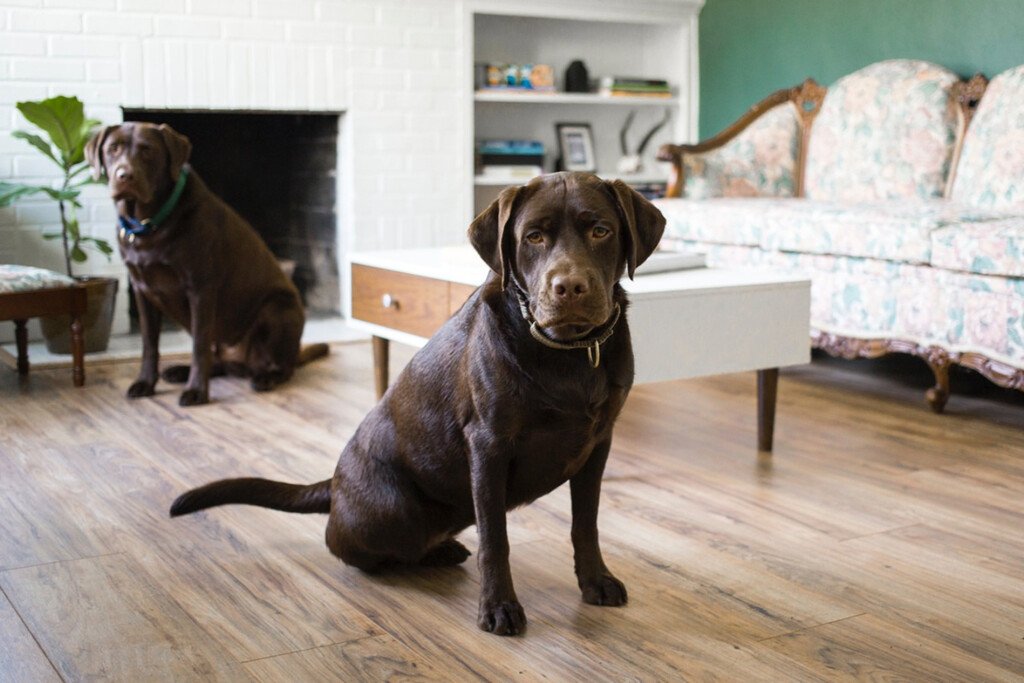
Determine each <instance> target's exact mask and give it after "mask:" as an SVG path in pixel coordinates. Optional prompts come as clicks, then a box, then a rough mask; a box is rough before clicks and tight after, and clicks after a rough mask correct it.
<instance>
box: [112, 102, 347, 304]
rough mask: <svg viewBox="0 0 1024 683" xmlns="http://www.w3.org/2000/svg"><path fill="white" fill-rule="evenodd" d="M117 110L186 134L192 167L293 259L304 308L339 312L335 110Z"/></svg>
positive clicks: (133, 118)
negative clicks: (321, 111)
mask: <svg viewBox="0 0 1024 683" xmlns="http://www.w3.org/2000/svg"><path fill="white" fill-rule="evenodd" d="M123 111H124V120H125V121H147V122H150V123H166V124H167V125H169V126H170V127H172V128H174V129H175V130H176V131H178V132H179V133H182V134H183V135H185V136H187V137H188V138H189V140H190V141H191V142H192V157H191V159H190V160H189V163H190V164H191V165H192V168H193V169H194V170H195V171H196V173H198V174H199V175H200V176H201V177H202V179H203V181H204V182H205V183H206V184H207V185H208V186H209V187H210V189H211V190H212V191H213V192H215V193H216V194H217V195H218V196H219V197H220V198H221V199H223V200H224V201H225V202H227V203H228V204H230V205H231V207H232V208H233V209H235V211H237V212H238V213H239V214H240V215H241V216H242V217H243V218H245V219H246V220H247V221H249V223H250V224H252V226H253V228H255V229H256V232H258V233H259V234H260V235H261V236H262V237H263V240H264V241H265V242H266V243H267V246H269V247H270V250H271V251H272V252H273V253H274V255H275V256H277V257H278V258H279V259H281V260H283V261H285V260H286V261H293V262H294V263H295V272H294V275H293V278H292V279H293V280H294V282H295V284H296V286H297V287H298V289H299V292H300V293H301V294H302V301H303V304H304V305H305V307H306V310H307V312H308V313H309V314H311V315H312V316H317V315H320V316H323V315H331V314H337V313H339V312H340V310H341V290H340V279H339V275H338V246H337V214H336V207H335V204H336V185H337V169H338V158H337V156H338V153H337V148H338V121H339V116H340V115H339V114H338V113H333V114H332V113H315V114H314V113H290V112H272V113H263V112H233V111H232V112H222V111H207V110H204V111H182V110H169V109H145V110H143V109H127V108H126V109H124V110H123ZM131 304H132V307H133V308H134V301H131ZM133 315H134V311H133ZM133 319H134V318H133Z"/></svg>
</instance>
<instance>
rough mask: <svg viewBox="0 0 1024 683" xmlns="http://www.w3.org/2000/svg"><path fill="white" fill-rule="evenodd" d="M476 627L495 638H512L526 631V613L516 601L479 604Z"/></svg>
mask: <svg viewBox="0 0 1024 683" xmlns="http://www.w3.org/2000/svg"><path fill="white" fill-rule="evenodd" d="M476 623H477V626H479V627H480V628H481V629H483V630H484V631H490V632H491V633H493V634H494V635H496V636H514V635H517V634H519V633H522V632H523V631H524V630H526V612H524V611H523V606H522V605H520V604H519V602H518V601H516V600H508V601H504V602H493V603H492V602H483V601H482V602H481V603H480V616H479V617H477V620H476Z"/></svg>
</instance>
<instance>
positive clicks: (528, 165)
mask: <svg viewBox="0 0 1024 683" xmlns="http://www.w3.org/2000/svg"><path fill="white" fill-rule="evenodd" d="M478 154H479V159H480V163H479V167H480V173H481V174H482V175H485V176H495V177H499V176H500V177H506V176H507V177H513V178H524V179H528V178H532V177H534V176H538V175H540V174H541V173H543V172H544V143H542V142H538V141H536V140H482V141H481V142H480V146H479V150H478Z"/></svg>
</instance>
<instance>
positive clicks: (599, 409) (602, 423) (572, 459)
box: [509, 397, 617, 502]
mask: <svg viewBox="0 0 1024 683" xmlns="http://www.w3.org/2000/svg"><path fill="white" fill-rule="evenodd" d="M573 408H575V409H573ZM616 414H617V409H615V408H614V407H613V406H612V405H611V400H609V399H608V398H607V397H606V398H605V400H604V401H602V402H599V403H595V404H590V403H586V402H581V403H580V404H579V405H577V406H575V407H570V406H564V405H563V406H559V407H555V408H547V409H537V410H533V411H530V414H529V416H528V419H527V420H525V421H524V429H523V432H522V434H521V435H520V438H519V439H517V440H516V452H515V455H514V457H513V459H512V468H511V471H510V480H509V484H510V494H511V495H510V497H511V498H514V499H518V500H519V501H521V502H525V501H529V500H533V499H535V498H538V497H540V496H542V495H544V494H546V493H548V492H550V491H552V490H554V489H555V488H557V487H558V486H560V485H561V484H563V483H564V482H565V481H567V480H568V479H571V478H572V477H573V476H575V475H576V474H577V473H578V472H579V471H580V469H582V468H583V466H584V465H585V464H586V462H587V460H589V458H590V456H591V454H592V453H593V452H594V448H595V447H597V446H598V444H600V443H602V442H603V441H605V440H606V439H608V438H610V437H611V428H612V424H613V422H614V419H615V415H616Z"/></svg>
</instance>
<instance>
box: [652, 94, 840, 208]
mask: <svg viewBox="0 0 1024 683" xmlns="http://www.w3.org/2000/svg"><path fill="white" fill-rule="evenodd" d="M824 96H825V89H824V88H823V87H821V86H819V85H818V84H817V83H815V82H814V80H813V79H807V80H806V81H805V82H804V83H803V84H801V85H799V86H796V87H793V88H785V89H782V90H777V91H776V92H774V93H772V94H771V95H769V96H768V97H766V98H764V99H763V100H761V101H760V102H758V103H757V104H755V105H754V106H752V107H751V108H750V109H748V110H747V111H746V113H744V114H743V116H741V117H740V118H739V119H737V120H736V121H735V122H734V123H733V124H732V125H730V126H729V127H728V128H726V129H725V130H723V131H722V132H720V133H718V134H717V135H715V136H713V137H710V138H708V139H707V140H704V141H702V142H698V143H696V144H684V145H673V144H669V145H663V146H662V147H661V149H659V150H658V159H659V160H660V161H667V162H669V163H671V164H672V167H671V172H670V177H669V182H668V187H667V192H666V196H669V197H682V196H684V194H685V195H686V196H687V197H692V198H705V197H715V196H733V197H736V196H740V197H741V196H769V197H785V196H795V195H799V193H800V188H801V183H802V173H803V168H802V150H803V148H804V142H805V139H806V130H808V129H809V127H810V124H811V121H812V120H813V118H814V116H815V115H816V114H817V112H818V110H819V109H820V107H821V102H822V100H823V99H824Z"/></svg>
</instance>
